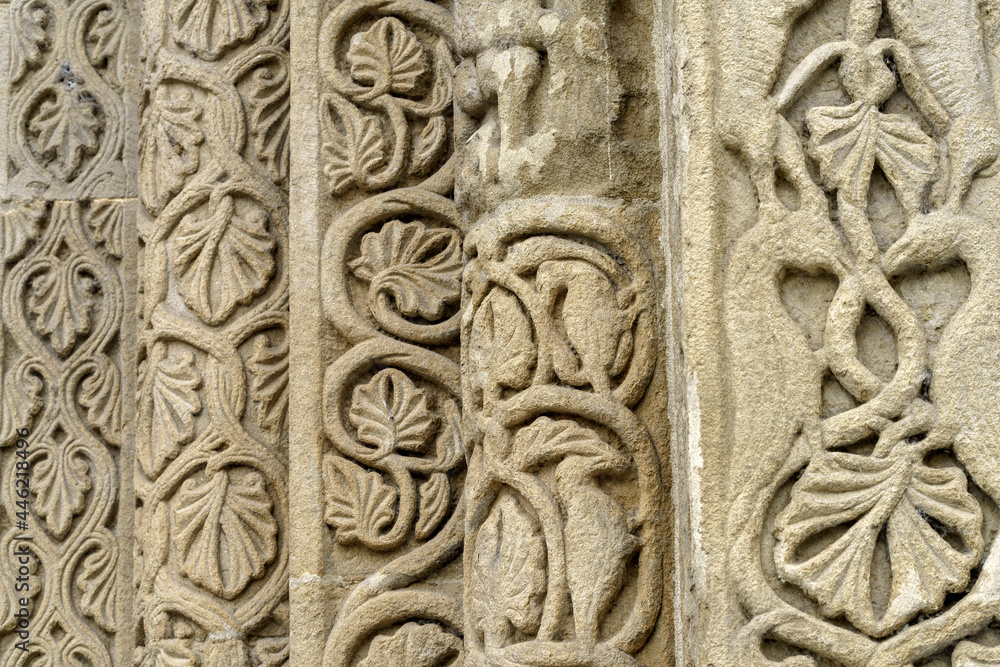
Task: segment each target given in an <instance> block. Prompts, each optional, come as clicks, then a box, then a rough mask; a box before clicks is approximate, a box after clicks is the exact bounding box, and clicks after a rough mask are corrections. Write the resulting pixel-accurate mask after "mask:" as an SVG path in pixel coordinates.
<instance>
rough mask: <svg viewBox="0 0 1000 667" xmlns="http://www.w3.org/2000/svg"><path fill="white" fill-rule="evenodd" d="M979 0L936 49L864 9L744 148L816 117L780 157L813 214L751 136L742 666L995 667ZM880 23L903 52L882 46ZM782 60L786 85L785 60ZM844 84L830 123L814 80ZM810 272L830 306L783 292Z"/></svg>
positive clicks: (739, 400)
mask: <svg viewBox="0 0 1000 667" xmlns="http://www.w3.org/2000/svg"><path fill="white" fill-rule="evenodd" d="M965 4H966V3H954V6H953V5H949V8H948V10H947V11H945V12H943V13H942V15H941V16H940V19H939V20H940V25H941V26H942V27H941V29H940V30H937V29H935V28H932V27H931V26H929V25H928V24H919V23H916V22H915V20H916V19H915V16H913V15H911V9H912V8H911V7H909V6H908V5H907V4H906V3H894V2H892V1H891V0H890V1H888V2H887V3H886V5H887V7H886V10H887V12H886V16H885V17H882V13H883V9H882V7H881V3H861V2H854V3H851V5H850V9H849V14H848V15H847V16H846V17H844V18H846V30H845V33H846V35H845V38H844V39H843V40H841V41H834V42H828V43H825V44H820V45H818V46H817V47H816V48H815V49H814V50H812V51H811V52H809V53H808V54H807V55H805V56H804V57H803V58H801V59H800V60H799V61H798V63H797V64H796V65H795V67H794V68H793V67H788V68H787V70H786V72H787V74H786V75H784V76H783V77H782V79H781V82H782V83H781V85H780V86H779V87H778V89H777V90H776V91H775V92H774V93H773V94H771V93H770V91H769V90H767V91H764V94H766V95H767V97H766V98H765V97H761V99H760V100H759V102H760V104H759V105H757V106H754V107H748V111H750V112H752V113H757V112H759V113H757V115H756V116H755V117H754V118H752V119H751V120H750V121H749V122H748V123H747V125H746V127H747V128H751V127H755V126H756V127H762V126H763V125H771V126H773V128H774V130H775V133H776V134H777V135H778V136H779V137H780V136H781V135H786V136H787V135H788V134H789V133H793V132H794V130H793V129H792V128H793V127H795V126H798V125H799V123H798V121H799V120H801V126H802V127H803V128H804V132H805V136H803V141H802V143H801V147H800V145H799V144H797V143H790V144H789V143H785V142H784V141H783V140H781V139H776V143H774V144H773V145H768V146H767V147H766V149H767V150H768V151H771V152H772V153H773V154H775V155H776V159H777V162H778V164H779V165H781V166H782V168H783V169H787V170H789V172H788V173H790V174H794V177H791V176H790V179H791V181H792V183H791V187H792V189H793V190H794V191H795V192H794V195H795V197H796V198H797V200H798V204H799V205H798V206H791V205H790V204H789V203H788V202H789V195H788V192H787V191H786V193H785V195H784V199H782V198H780V197H779V196H778V191H777V190H776V189H775V179H774V177H773V174H771V177H770V178H761V177H760V176H761V174H763V173H764V172H763V171H761V170H760V169H759V168H760V166H761V165H760V164H758V163H757V162H756V161H757V160H758V159H759V156H758V155H757V154H756V153H754V151H753V150H751V148H752V146H750V145H749V142H753V141H757V140H759V139H760V138H761V137H760V136H756V137H755V136H752V134H751V132H750V131H749V130H748V131H747V132H746V134H745V136H743V137H742V140H739V141H736V140H735V139H736V137H734V141H733V145H734V146H735V147H739V148H740V149H741V150H742V151H743V157H744V159H745V161H746V162H747V166H748V168H749V172H750V175H751V177H752V179H753V184H754V186H755V187H756V189H757V192H758V197H759V201H760V204H761V205H760V209H759V218H758V220H757V222H756V224H754V225H753V226H752V227H751V228H750V229H749V230H747V231H745V232H744V233H743V234H742V236H741V237H740V238H739V240H737V241H736V243H735V244H734V245H733V247H732V249H731V250H730V252H729V258H730V259H729V262H730V266H729V270H728V272H727V278H726V285H725V322H726V333H727V338H728V341H729V352H730V355H731V358H732V362H733V371H732V372H733V377H732V387H733V394H734V406H733V407H734V411H733V420H734V423H733V429H734V433H733V449H732V452H731V455H730V478H729V479H730V496H729V500H730V508H729V512H730V514H729V526H728V539H729V544H730V545H731V550H730V554H729V564H728V570H727V571H728V572H729V573H731V583H732V587H733V589H734V590H735V591H736V592H737V595H738V597H739V601H740V604H741V608H742V611H743V613H744V614H745V617H746V618H747V620H746V622H745V624H743V625H742V626H741V627H740V628H739V629H738V630H737V631H736V632H735V633H734V634H733V636H732V639H731V641H732V643H731V648H732V656H733V660H735V662H736V664H740V665H777V664H779V663H780V661H781V659H782V658H783V657H787V656H790V655H800V656H802V655H806V656H809V658H808V660H809V662H810V663H812V662H813V660H816V661H817V662H818V661H821V660H822V661H826V660H829V661H835V662H836V663H837V664H842V665H845V666H847V667H862V666H867V667H871V666H873V665H878V666H885V667H889V666H892V667H901V666H905V665H911V664H923V663H922V662H921V661H923V660H929V659H931V658H934V659H945V660H947V658H942V656H946V655H947V656H951V661H950V664H953V665H986V664H996V663H997V662H998V661H1000V652H998V651H997V650H996V649H995V648H989V647H988V646H990V645H991V643H990V640H989V638H988V636H987V635H988V632H987V633H986V635H980V634H979V633H981V632H983V631H986V628H987V625H988V624H989V623H990V622H991V621H992V619H993V617H994V609H995V601H996V599H997V595H998V590H997V574H998V572H997V568H998V567H1000V566H998V560H997V559H998V550H997V545H996V537H995V536H996V525H995V519H993V518H992V513H993V512H995V508H996V505H997V502H998V501H1000V485H998V484H997V482H996V471H995V467H996V466H995V461H996V444H997V442H998V438H1000V428H998V424H1000V417H998V416H997V410H996V403H995V398H987V397H995V396H996V391H997V389H998V388H1000V384H998V378H1000V371H998V369H1000V359H998V358H997V354H996V352H995V350H993V349H991V348H993V347H995V343H994V342H995V341H996V336H997V334H998V333H1000V312H998V311H997V307H996V306H995V302H996V299H997V285H998V284H1000V282H998V279H1000V273H998V271H1000V237H998V236H997V232H996V230H995V229H994V224H993V222H992V221H990V220H988V219H987V218H986V217H985V216H984V214H983V213H982V212H979V211H977V210H976V208H975V207H974V206H973V205H970V203H969V202H968V201H967V199H966V194H967V192H968V191H969V186H970V182H971V180H972V178H973V177H974V176H975V174H976V173H977V172H979V171H980V170H981V169H982V168H983V167H985V166H986V165H987V164H989V163H990V162H992V161H993V160H994V159H995V158H996V157H997V153H998V151H1000V121H998V119H997V113H996V108H995V103H994V101H993V99H992V97H993V96H992V93H991V92H990V93H989V94H987V93H986V92H984V90H983V87H982V86H981V85H980V84H979V83H978V82H977V81H974V80H969V78H968V72H958V71H955V72H954V73H952V71H951V70H948V71H949V73H948V74H943V72H944V71H945V70H944V69H942V67H943V64H942V63H943V59H945V53H947V52H950V51H951V49H952V46H951V44H952V41H953V40H956V39H957V40H958V41H959V42H961V44H962V46H961V47H960V49H961V50H963V54H964V55H963V57H965V58H966V61H967V62H965V63H964V64H963V68H966V69H971V70H975V69H976V68H977V67H980V66H982V67H983V68H985V67H986V64H985V60H986V59H985V55H984V54H981V53H979V49H981V48H982V43H981V41H980V42H979V46H978V47H976V46H975V44H976V40H981V38H980V37H979V34H978V32H976V33H975V34H974V35H973V34H964V33H962V34H961V36H956V35H958V34H959V33H958V32H957V31H958V30H959V28H958V25H959V23H962V25H963V28H962V29H965V28H967V27H968V24H967V23H965V21H966V19H967V18H968V17H967V16H966V14H965V13H964V12H966V8H964V5H965ZM960 5H961V6H960ZM912 11H919V10H912ZM974 13H975V12H972V15H973V17H972V19H971V20H972V21H973V23H972V25H975V21H976V20H977V19H976V18H975V17H974ZM880 20H882V21H883V22H886V21H887V22H888V24H889V25H891V27H892V35H893V36H892V37H883V38H876V35H877V33H878V31H879V28H878V26H879V23H880ZM883 30H884V29H883ZM787 34H788V31H786V33H785V39H787ZM771 46H773V47H774V53H772V54H769V56H774V57H775V68H777V66H778V64H780V62H781V59H782V58H784V53H783V51H784V43H782V42H781V41H780V40H778V41H777V42H775V43H774V44H772V45H771ZM778 56H780V58H778ZM948 57H949V58H950V57H952V56H951V55H949V56H948ZM833 65H835V66H836V69H835V72H836V76H835V77H831V79H832V80H836V81H837V82H838V83H839V85H840V98H839V99H838V104H837V105H836V106H832V105H829V103H824V104H818V103H817V102H816V101H815V100H816V99H817V97H816V96H815V94H814V92H815V90H814V85H815V84H814V83H813V81H814V80H815V79H817V78H818V77H819V76H820V75H821V74H822V73H824V72H825V71H826V70H827V69H828V68H831V66H833ZM775 71H777V70H775ZM986 75H987V76H988V74H986ZM732 93H733V91H730V94H732ZM724 95H725V93H724ZM893 97H895V100H896V102H895V103H894V104H889V100H890V98H893ZM981 98H982V99H981ZM828 99H829V97H824V98H823V100H824V102H825V101H826V100H828ZM987 105H992V106H991V107H987ZM972 108H975V109H976V112H975V113H973V112H971V111H968V110H969V109H972ZM987 108H992V111H984V109H987ZM792 118H794V121H791V122H790V119H792ZM772 136H773V135H772ZM757 148H761V146H757ZM796 153H798V154H796ZM944 156H947V158H948V159H947V160H945V159H944ZM807 160H808V161H809V163H811V164H812V166H813V167H814V169H813V170H812V171H811V172H807V171H806V170H805V165H806V163H807ZM772 162H773V158H772ZM796 165H799V166H801V167H802V170H801V171H797V167H796ZM772 168H773V164H772V165H771V166H768V167H767V169H768V170H771V169H772ZM808 173H811V174H813V175H814V176H815V177H816V181H815V182H814V181H813V180H812V178H811V177H808V176H807V174H808ZM823 190H825V191H827V192H829V193H831V194H835V200H833V202H832V203H831V206H830V207H828V206H827V204H826V202H825V201H823V200H824V197H823V195H822V191H823ZM880 197H881V200H880V201H879V200H878V198H880ZM873 201H878V204H877V205H873V204H872V202H873ZM886 202H891V203H886ZM834 204H835V205H834ZM792 209H794V210H792ZM887 211H888V212H887ZM886 220H893V221H894V222H893V223H892V224H898V231H893V230H892V229H891V228H890V226H889V225H888V224H887V222H886ZM896 220H898V223H897V222H895V221H896ZM792 274H794V275H797V276H800V277H799V278H797V280H800V281H801V284H803V285H808V286H809V288H810V289H819V286H820V285H822V284H832V285H834V287H831V288H830V292H829V297H828V299H826V300H824V301H822V302H821V303H812V302H807V303H806V305H802V303H799V302H796V301H795V299H794V298H793V297H791V296H789V293H788V292H784V291H782V290H783V289H784V287H783V285H784V281H785V280H786V278H787V277H788V276H789V275H792ZM960 274H964V275H965V276H967V278H965V280H967V281H968V283H967V284H968V285H969V287H968V288H967V290H966V291H965V293H964V294H962V295H961V296H960V297H958V298H956V300H955V305H954V307H953V308H951V309H950V310H948V308H947V307H946V306H945V307H943V306H942V305H941V304H942V303H945V302H946V300H945V299H942V300H941V302H940V303H936V304H932V305H926V304H925V303H921V302H920V301H919V298H918V297H916V296H915V294H916V292H915V290H926V291H930V292H932V291H933V290H934V289H935V287H932V285H933V286H937V287H938V288H940V286H947V285H950V284H958V285H960V284H961V281H960V279H959V278H956V276H958V275H960ZM935 276H936V280H937V282H935V283H931V282H929V281H931V280H934V279H935ZM917 286H919V287H917ZM813 294H814V296H813V299H815V300H817V301H818V299H816V297H815V294H816V293H813ZM791 303H797V304H798V305H795V306H794V307H793V306H790V305H789V304H791ZM809 308H812V309H813V310H814V311H815V316H814V317H813V318H812V319H810V318H809V317H807V316H806V314H805V313H806V312H807V311H808V310H809ZM944 311H947V312H944ZM810 312H811V311H810ZM872 327H877V328H879V329H880V330H884V331H885V332H886V334H885V340H886V341H887V342H886V343H885V345H886V346H887V347H888V349H889V350H890V352H891V354H892V355H893V358H892V360H891V363H886V362H883V361H880V356H879V354H878V353H874V352H873V348H872V346H871V345H870V344H869V341H870V340H871V334H870V333H866V331H871V330H872ZM988 341H990V342H988ZM966 639H971V641H963V640H966ZM981 641H982V642H985V643H980V642H981ZM765 645H769V646H768V648H765ZM797 659H798V658H797ZM803 659H806V658H803Z"/></svg>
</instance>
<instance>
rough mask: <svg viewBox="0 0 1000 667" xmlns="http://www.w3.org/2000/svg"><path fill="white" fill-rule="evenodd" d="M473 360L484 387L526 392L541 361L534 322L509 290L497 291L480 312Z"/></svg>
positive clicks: (474, 328) (474, 330) (472, 345)
mask: <svg viewBox="0 0 1000 667" xmlns="http://www.w3.org/2000/svg"><path fill="white" fill-rule="evenodd" d="M470 356H471V357H472V362H473V363H474V364H475V366H476V369H477V370H476V373H475V378H476V382H477V383H478V384H479V386H481V387H484V388H485V387H486V386H488V384H490V383H492V384H494V385H502V386H506V387H510V388H512V389H524V388H525V387H527V386H528V384H529V383H530V382H531V371H532V369H533V368H534V366H535V361H536V359H537V353H536V351H535V344H534V342H532V340H531V322H529V321H528V317H527V315H525V313H524V310H523V309H522V308H521V304H520V303H519V302H518V300H517V298H516V297H515V296H514V295H513V294H511V293H510V292H508V291H507V290H504V289H500V288H494V289H493V290H492V291H491V292H490V293H489V295H488V296H487V297H486V298H485V299H484V300H483V303H482V305H480V307H479V308H478V309H477V310H476V315H475V318H474V319H473V321H472V336H471V341H470ZM487 379H488V380H489V382H487Z"/></svg>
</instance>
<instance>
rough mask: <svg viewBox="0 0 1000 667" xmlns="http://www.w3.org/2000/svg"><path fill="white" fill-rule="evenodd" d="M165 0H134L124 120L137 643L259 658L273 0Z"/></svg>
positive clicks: (280, 183)
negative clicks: (140, 45)
mask: <svg viewBox="0 0 1000 667" xmlns="http://www.w3.org/2000/svg"><path fill="white" fill-rule="evenodd" d="M166 4H167V6H166V7H165V10H164V15H163V19H164V20H160V11H161V8H160V6H159V5H157V6H156V7H153V8H152V9H150V10H149V11H150V12H151V13H152V14H156V16H152V15H150V16H149V17H148V19H149V20H148V23H147V26H148V39H149V40H150V51H149V53H150V55H149V57H148V60H147V65H148V73H147V80H146V83H145V90H144V98H143V108H142V120H141V134H140V167H139V194H140V196H141V200H142V204H143V206H144V208H145V211H146V213H147V216H146V219H145V221H144V222H140V230H139V232H140V239H141V245H142V251H141V257H140V262H141V267H140V274H141V313H140V317H141V320H142V322H141V324H142V328H141V331H140V340H139V344H140V350H139V362H140V363H139V387H138V424H139V427H138V431H139V433H138V436H137V442H136V460H137V464H136V497H137V510H136V526H137V530H136V533H137V535H138V537H139V539H138V541H137V546H136V548H137V564H136V569H135V572H136V581H135V585H136V588H137V592H136V622H137V626H138V644H139V647H140V648H139V651H138V660H139V662H140V664H142V665H150V666H152V665H205V666H206V667H215V666H218V667H222V666H225V667H236V666H240V667H258V666H263V667H277V666H278V665H282V664H285V663H286V661H287V659H288V604H287V595H288V578H287V561H288V491H287V476H288V475H287V446H288V436H287V433H288V431H287V419H286V415H287V409H288V336H287V329H288V313H287V310H288V305H287V303H288V278H287V268H288V255H287V253H288V240H287V239H288V229H287V223H288V194H287V176H288V159H289V155H288V124H289V108H288V91H289V78H288V77H289V72H288V50H287V49H288V11H289V7H288V2H287V1H280V2H268V1H262V2H250V3H247V2H242V1H240V2H230V1H229V0H193V1H188V0H171V1H170V2H168V3H166ZM152 26H155V27H156V28H153V27H152ZM157 29H159V32H158V33H157V32H156V30H157Z"/></svg>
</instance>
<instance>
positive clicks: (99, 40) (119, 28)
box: [87, 3, 129, 87]
mask: <svg viewBox="0 0 1000 667" xmlns="http://www.w3.org/2000/svg"><path fill="white" fill-rule="evenodd" d="M124 14H125V5H124V4H116V3H109V4H107V5H105V6H104V7H103V8H102V9H101V10H100V11H99V12H97V16H96V20H95V21H94V24H93V27H91V29H90V33H89V34H88V36H87V37H88V40H87V41H88V42H90V43H91V44H93V50H92V51H91V53H90V62H91V63H92V64H93V65H94V67H98V68H100V67H104V68H106V70H107V73H108V77H109V78H110V80H111V82H112V83H113V84H114V85H116V86H118V87H121V86H122V84H123V83H124V82H125V78H126V71H127V68H128V66H129V62H128V57H127V54H126V50H125V49H126V42H125V16H124Z"/></svg>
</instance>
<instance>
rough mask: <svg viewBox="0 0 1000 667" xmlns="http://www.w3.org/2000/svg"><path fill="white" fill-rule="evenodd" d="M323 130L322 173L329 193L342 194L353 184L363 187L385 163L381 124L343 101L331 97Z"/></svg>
mask: <svg viewBox="0 0 1000 667" xmlns="http://www.w3.org/2000/svg"><path fill="white" fill-rule="evenodd" d="M335 115H336V118H339V119H340V123H341V124H342V125H343V130H341V129H340V128H339V127H338V124H337V122H336V121H335V117H334V116H335ZM323 130H324V135H325V138H326V141H325V142H324V143H323V173H325V174H326V177H327V179H328V181H329V183H330V191H331V192H332V193H333V194H335V195H337V194H340V193H342V192H344V191H345V190H346V189H347V188H348V187H349V186H350V185H351V184H352V183H353V184H356V185H358V186H361V187H364V186H365V183H366V180H367V178H368V177H369V176H371V175H372V174H373V173H374V172H375V170H376V169H378V168H379V167H380V166H381V165H382V164H383V163H384V162H385V140H384V138H383V136H382V128H381V127H379V123H378V121H377V120H376V119H375V118H373V117H371V116H365V115H363V114H362V113H361V112H360V111H358V110H357V109H356V108H355V107H354V106H353V105H351V104H348V103H347V102H344V101H343V100H340V99H338V98H331V100H330V103H329V104H328V105H327V108H326V113H324V114H323Z"/></svg>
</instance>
